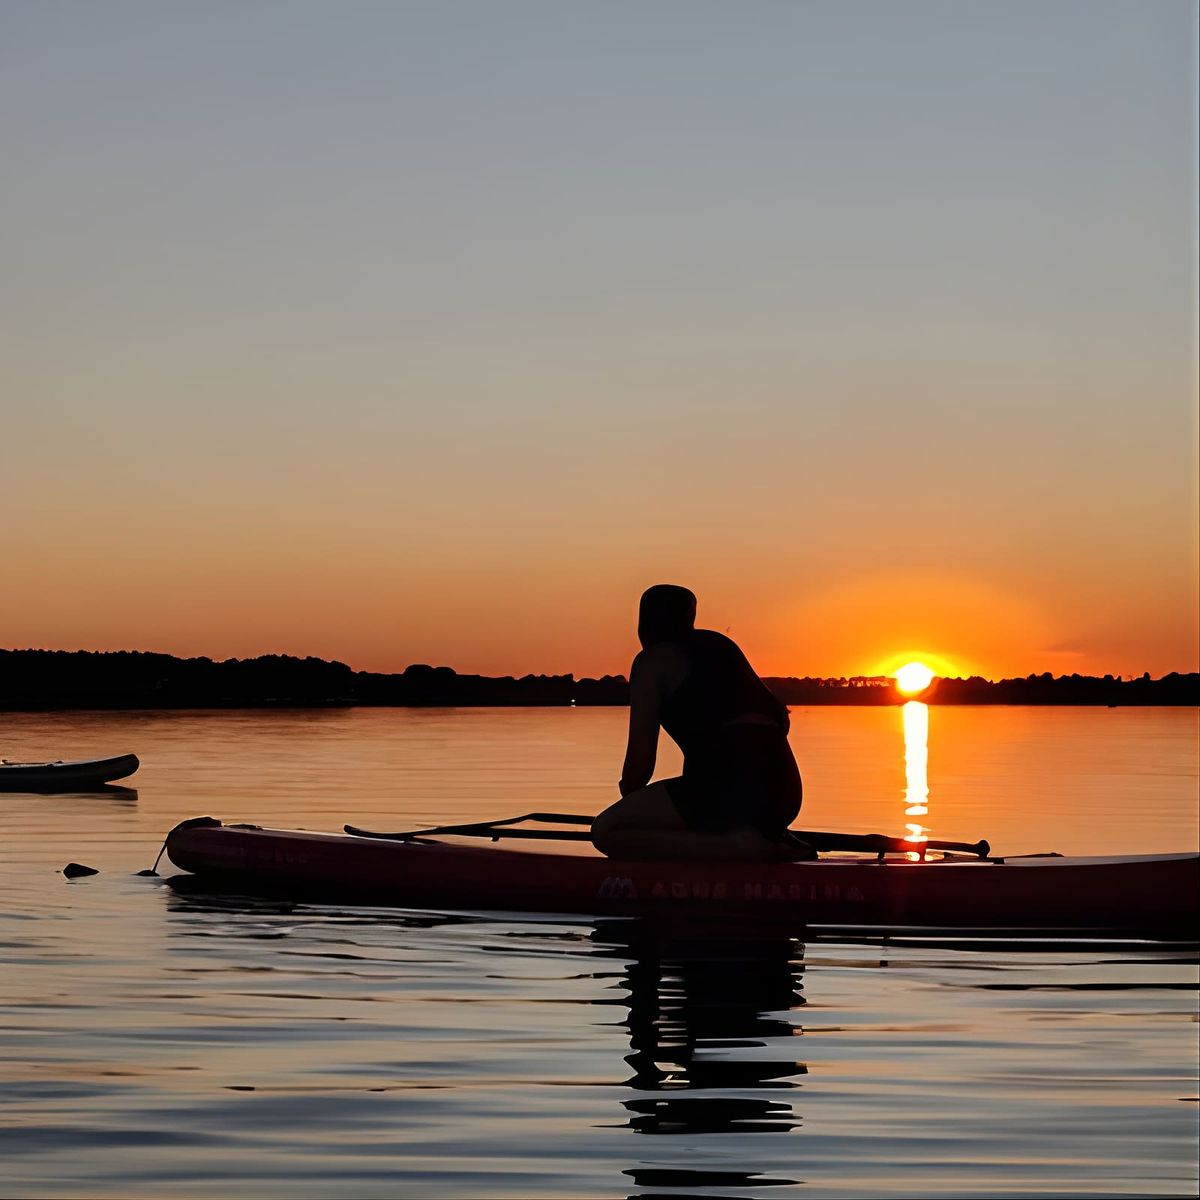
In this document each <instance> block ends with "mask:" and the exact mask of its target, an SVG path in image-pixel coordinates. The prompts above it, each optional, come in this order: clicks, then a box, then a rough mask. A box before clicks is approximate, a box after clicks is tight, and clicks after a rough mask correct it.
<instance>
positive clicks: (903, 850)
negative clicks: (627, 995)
mask: <svg viewBox="0 0 1200 1200" xmlns="http://www.w3.org/2000/svg"><path fill="white" fill-rule="evenodd" d="M526 821H537V822H539V823H541V824H546V825H587V826H590V825H591V823H592V818H591V817H585V816H580V815H579V814H577V813H546V812H532V813H526V814H525V815H524V816H521V817H506V818H504V819H503V820H497V821H473V822H470V823H469V824H466V825H433V826H431V827H429V828H428V829H406V830H400V831H398V832H395V833H385V832H381V831H379V830H374V829H361V828H359V827H358V826H357V825H346V826H344V827H343V828H344V829H345V831H346V832H347V833H349V834H353V835H354V836H355V837H363V838H378V839H381V840H384V841H395V842H407V841H411V840H412V839H413V838H424V837H436V836H437V835H438V834H455V835H456V836H458V837H486V838H491V840H492V841H494V842H495V841H498V840H499V839H500V838H502V837H505V838H539V839H546V840H553V841H564V842H589V841H591V834H590V833H586V832H584V831H583V830H573V829H514V828H512V826H514V825H521V824H523V823H524V822H526ZM790 832H791V835H792V837H794V838H795V839H797V840H798V841H801V842H807V843H808V844H809V845H810V846H811V847H812V848H813V849H814V850H817V851H825V852H826V853H828V852H830V851H834V850H858V851H863V852H865V853H868V854H878V855H881V856H882V855H884V854H913V853H916V854H922V855H923V854H924V852H925V851H926V850H939V851H949V852H952V853H953V852H957V853H960V854H971V855H974V856H976V857H978V858H987V856H988V854H989V853H990V852H991V847H990V846H989V845H988V843H987V842H986V841H982V840H981V841H978V842H943V841H936V840H930V841H926V842H909V841H906V840H905V839H904V838H897V837H888V836H887V835H886V834H882V833H825V832H820V831H817V830H809V829H793V830H791V831H790Z"/></svg>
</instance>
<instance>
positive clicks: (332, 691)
mask: <svg viewBox="0 0 1200 1200" xmlns="http://www.w3.org/2000/svg"><path fill="white" fill-rule="evenodd" d="M766 683H767V685H768V686H769V687H770V688H771V690H772V691H773V692H774V693H775V694H776V695H777V696H778V697H779V698H780V699H781V700H782V701H784V703H786V704H791V705H796V706H804V705H824V704H854V705H864V704H901V703H903V702H904V701H905V700H907V699H909V697H907V696H904V695H902V694H901V693H900V692H898V691H897V689H896V686H895V682H894V681H893V680H892V679H890V678H888V677H887V676H861V675H860V676H852V677H850V678H840V679H813V678H804V679H795V678H790V677H788V678H769V679H767V680H766ZM918 699H921V700H924V701H927V702H928V703H930V704H1088V705H1098V704H1107V705H1154V704H1162V705H1200V674H1195V673H1193V674H1188V675H1181V674H1179V673H1177V672H1172V673H1171V674H1170V675H1164V676H1163V677H1162V678H1161V679H1151V678H1150V676H1149V674H1148V673H1147V674H1144V675H1141V676H1139V677H1138V678H1136V679H1121V678H1119V677H1118V678H1114V677H1113V676H1112V675H1105V676H1104V677H1103V678H1095V677H1092V676H1086V675H1060V676H1057V677H1055V676H1053V675H1051V674H1049V673H1048V672H1047V673H1045V674H1042V675H1028V676H1026V677H1025V678H1024V679H1002V680H1000V681H999V682H996V683H993V682H991V681H990V680H987V679H981V678H979V677H978V676H972V677H971V678H969V679H935V680H934V682H933V683H932V684H931V685H930V686H929V687H928V688H927V689H926V690H925V691H924V692H922V693H921V694H920V696H919V697H918ZM628 702H629V685H628V683H627V682H626V680H625V677H624V676H622V675H605V676H603V677H601V678H600V679H576V678H575V677H574V675H523V676H521V677H520V678H519V679H518V678H514V677H513V676H511V675H505V676H502V677H499V678H494V677H491V676H487V675H460V674H458V673H457V672H456V671H454V670H452V669H451V668H450V667H434V666H428V665H426V664H424V663H415V664H413V665H412V666H410V667H408V668H407V669H406V670H404V671H403V672H401V673H400V674H397V675H387V674H380V673H378V672H373V671H354V670H352V669H351V668H350V667H348V666H347V665H346V664H345V663H340V662H326V661H325V660H324V659H320V658H293V657H291V656H290V655H282V654H267V655H263V656H262V657H260V658H247V659H236V658H231V659H229V660H227V661H225V662H214V661H213V660H212V659H210V658H176V657H174V656H173V655H170V654H148V653H143V652H141V651H128V650H118V651H111V652H104V653H93V652H90V651H84V650H79V651H64V650H0V709H8V710H17V709H31V710H38V709H54V708H248V707H264V706H270V705H280V706H314V705H320V706H335V705H395V706H414V707H415V706H425V705H427V706H431V707H438V706H441V707H446V706H455V707H463V708H468V707H490V706H531V707H532V706H541V705H570V704H576V705H621V704H627V703H628Z"/></svg>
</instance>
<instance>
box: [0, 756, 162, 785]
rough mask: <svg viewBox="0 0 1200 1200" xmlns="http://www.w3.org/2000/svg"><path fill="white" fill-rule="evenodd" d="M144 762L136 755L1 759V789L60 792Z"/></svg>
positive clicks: (130, 771)
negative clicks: (37, 759)
mask: <svg viewBox="0 0 1200 1200" xmlns="http://www.w3.org/2000/svg"><path fill="white" fill-rule="evenodd" d="M140 765H141V764H140V763H139V762H138V757H137V755H136V754H119V755H117V757H115V758H80V759H76V760H75V761H73V762H63V761H62V760H61V759H59V760H58V761H56V762H37V763H32V762H9V761H8V759H3V760H0V791H4V792H57V791H64V792H66V791H71V790H72V789H75V788H86V787H96V786H98V785H99V784H102V783H111V782H112V780H114V779H124V778H125V776H126V775H132V774H133V773H134V771H136V770H137V769H138V767H139V766H140Z"/></svg>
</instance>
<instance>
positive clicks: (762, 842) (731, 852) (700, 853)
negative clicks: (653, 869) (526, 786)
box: [592, 780, 782, 862]
mask: <svg viewBox="0 0 1200 1200" xmlns="http://www.w3.org/2000/svg"><path fill="white" fill-rule="evenodd" d="M592 844H593V845H594V846H595V847H596V849H597V850H599V851H600V852H601V853H602V854H605V855H607V856H608V857H609V858H643V859H644V858H656V859H682V860H687V861H691V862H715V861H725V862H733V861H738V862H774V861H777V860H778V859H779V858H780V857H782V855H781V852H780V847H779V846H778V845H777V844H776V843H774V842H770V841H768V840H767V839H766V838H765V837H763V835H762V834H761V833H759V831H758V830H757V829H754V828H752V827H751V826H749V825H739V826H736V827H735V828H733V829H730V830H728V831H724V832H721V833H709V832H706V831H704V830H700V829H692V828H690V827H689V826H688V825H687V824H686V823H685V822H684V820H683V818H682V817H681V816H680V815H679V812H678V811H677V810H676V808H675V805H674V804H673V803H672V802H671V797H670V795H669V793H668V792H667V788H666V785H665V784H664V783H663V782H662V781H661V780H660V781H659V782H658V783H652V784H650V785H648V786H647V787H644V788H641V789H640V790H639V791H636V792H631V793H630V794H629V795H628V796H624V797H622V799H620V800H618V801H617V802H616V803H615V804H613V805H611V806H610V807H608V808H606V809H605V810H604V811H603V812H602V813H601V814H600V815H599V816H598V817H597V818H596V819H595V821H593V822H592Z"/></svg>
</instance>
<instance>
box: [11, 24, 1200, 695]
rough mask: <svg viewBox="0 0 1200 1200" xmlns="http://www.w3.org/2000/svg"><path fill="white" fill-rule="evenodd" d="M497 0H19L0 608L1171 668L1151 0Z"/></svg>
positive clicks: (1176, 419) (1185, 177)
mask: <svg viewBox="0 0 1200 1200" xmlns="http://www.w3.org/2000/svg"><path fill="white" fill-rule="evenodd" d="M1100 9H1102V10H1103V19H1101V18H1100V17H1099V16H1097V15H1096V14H1097V12H1098V10H1100ZM514 10H520V11H521V12H525V11H526V9H525V7H524V5H523V4H522V0H514V4H513V5H511V6H510V5H503V6H494V5H492V6H489V5H486V4H483V5H475V6H473V7H472V8H471V13H472V20H471V21H462V20H459V19H457V18H456V16H455V14H454V13H453V12H451V11H450V10H442V9H441V8H440V7H439V6H436V5H429V6H404V5H398V6H386V5H385V6H379V7H368V8H364V9H363V10H362V11H361V12H360V13H359V16H358V18H357V19H356V20H355V21H353V22H346V21H344V20H341V19H340V18H339V17H338V16H336V15H335V14H334V11H333V9H322V8H321V6H314V7H311V8H310V7H306V8H305V10H304V12H305V19H304V20H299V19H297V20H291V19H288V20H282V19H280V14H281V13H282V12H283V11H285V10H284V9H282V8H280V7H279V6H273V5H270V4H265V5H260V6H252V7H251V8H249V9H247V8H245V7H241V8H238V9H237V10H236V11H235V10H234V9H231V8H226V7H224V6H204V5H199V6H192V7H190V8H186V7H185V8H179V7H178V6H172V7H171V9H170V12H169V14H168V13H167V12H166V10H161V12H160V10H157V9H155V8H154V6H144V7H141V8H136V9H129V10H125V9H118V10H111V9H108V8H106V7H105V6H93V7H91V8H88V7H86V6H85V7H83V8H80V7H78V6H75V7H71V8H70V9H64V8H62V7H61V6H52V5H51V6H38V5H28V6H22V7H20V8H19V9H14V10H13V11H12V12H11V13H9V14H8V16H7V18H6V24H7V27H6V45H7V53H6V60H5V70H4V71H3V72H0V105H2V106H3V108H4V110H5V111H9V112H14V113H20V114H22V117H21V121H20V122H19V123H18V124H19V128H15V129H14V132H13V137H12V139H11V144H10V145H9V146H8V147H7V150H6V160H7V161H6V166H7V171H6V176H7V181H6V197H5V216H4V218H3V219H4V221H5V222H6V232H8V233H10V234H12V235H14V236H10V237H8V238H6V239H5V250H4V261H3V267H4V269H3V270H2V271H0V304H3V313H4V320H3V321H0V397H2V398H3V399H2V401H0V402H2V403H3V405H4V426H3V429H4V437H3V439H2V440H0V498H2V499H0V502H2V503H3V505H4V519H3V521H2V522H0V645H3V646H9V647H24V646H43V647H57V648H68V649H73V648H89V649H115V648H138V649H154V650H162V651H168V652H172V653H178V654H207V655H209V656H212V657H215V658H224V657H228V656H245V655H251V654H258V653H264V652H287V653H292V654H315V655H319V656H322V657H325V658H339V659H342V660H343V661H346V662H349V663H350V664H352V665H353V666H355V667H359V668H365V669H377V670H395V669H400V668H403V667H404V666H405V665H407V664H408V663H410V662H414V661H420V662H432V663H443V664H447V665H451V666H453V667H455V668H457V669H459V670H463V671H482V672H486V673H497V674H498V673H524V672H526V671H536V672H562V671H574V672H576V673H577V674H597V673H602V672H624V671H625V670H627V668H628V662H629V658H630V656H631V654H632V652H633V650H634V649H635V643H634V638H633V627H634V613H635V610H636V603H637V597H638V594H639V592H640V591H641V589H642V588H643V587H645V586H647V585H648V584H650V583H654V582H660V581H670V582H678V583H682V584H685V585H687V586H690V587H692V588H693V589H694V590H695V591H696V592H697V593H698V594H699V597H700V605H701V609H700V618H701V621H702V623H707V624H708V625H710V626H711V627H714V628H718V629H729V630H730V631H731V632H732V633H733V635H734V636H735V637H736V638H738V639H739V640H740V641H741V642H742V643H743V645H744V646H745V648H746V650H747V652H748V653H749V654H750V656H751V659H752V661H753V662H754V663H755V664H756V665H757V666H758V668H759V669H760V670H761V671H763V672H767V673H772V674H798V675H804V674H813V675H842V674H854V673H859V672H867V673H871V672H875V671H877V670H880V669H881V668H882V667H883V666H884V665H887V664H894V662H895V660H896V658H897V657H898V656H914V657H915V656H920V655H926V656H935V657H938V656H940V659H941V660H942V661H944V663H945V664H947V665H948V666H949V667H955V668H958V669H959V670H962V671H964V672H979V673H981V674H984V675H987V676H990V677H1000V676H1005V675H1014V674H1026V673H1029V672H1032V671H1036V672H1041V671H1046V670H1049V671H1054V672H1056V673H1059V672H1068V673H1069V672H1072V671H1080V672H1083V673H1098V674H1102V673H1105V672H1113V673H1120V674H1127V675H1128V674H1140V673H1141V672H1143V671H1145V670H1149V671H1150V672H1151V673H1152V674H1155V675H1159V674H1163V673H1165V672H1167V671H1171V670H1195V669H1197V666H1198V658H1200V647H1198V636H1197V617H1196V613H1197V608H1198V605H1200V596H1198V588H1197V578H1198V576H1200V552H1198V549H1197V546H1198V542H1200V534H1198V528H1197V522H1198V518H1197V509H1198V490H1200V489H1198V482H1197V481H1198V467H1197V453H1198V451H1197V441H1198V436H1197V388H1196V300H1195V298H1196V277H1195V245H1196V185H1195V144H1194V125H1193V111H1194V94H1195V84H1196V75H1197V70H1196V49H1195V45H1196V39H1195V28H1194V24H1195V21H1194V9H1193V8H1192V7H1191V6H1188V5H1151V6H1141V5H1128V4H1122V3H1116V4H1108V3H1105V2H1104V0H1088V2H1087V3H1081V4H1078V5H1073V4H1071V3H1065V4H1063V5H1057V6H1050V7H1049V8H1043V7H1041V6H1030V7H1028V8H1023V7H1018V8H1017V9H1012V8H1010V7H1009V6H1006V5H993V6H986V5H984V6H973V7H972V8H971V9H970V19H969V20H967V19H965V18H964V19H962V20H958V19H954V20H951V19H948V18H947V16H946V13H947V11H948V10H946V9H945V8H944V7H943V6H938V5H927V4H924V3H921V2H920V0H912V3H907V4H905V5H879V6H876V7H875V8H874V9H872V17H871V20H870V21H869V22H868V21H866V20H865V19H864V18H863V16H862V12H861V10H860V7H859V6H855V5H848V6H842V5H836V4H833V5H812V6H810V5H781V6H766V7H763V8H762V9H761V10H760V11H759V12H758V14H757V19H756V20H755V21H745V20H743V19H742V13H741V12H740V10H739V9H737V7H736V6H725V7H724V9H722V7H721V6H707V7H706V6H702V7H701V8H700V9H696V8H694V7H693V6H686V7H685V8H684V9H681V10H678V11H676V10H675V9H674V8H673V7H672V6H671V5H670V4H663V5H652V6H650V7H649V8H647V9H646V10H645V11H644V12H642V13H641V14H640V15H639V17H638V21H637V29H638V36H637V37H635V38H631V36H630V17H629V14H628V11H627V10H625V9H623V8H620V7H617V8H612V9H605V8H604V7H600V8H596V7H589V6H582V7H579V6H550V7H549V8H545V7H537V6H534V8H530V9H529V10H528V12H529V13H530V14H534V13H535V12H536V14H537V19H532V15H531V18H530V19H529V20H517V19H516V18H515V17H514V16H513V12H514ZM963 11H964V12H965V11H966V10H965V9H964V10H963ZM551 13H553V14H554V15H553V17H552V18H551V16H550V14H551ZM682 13H686V22H685V23H686V28H687V38H686V46H684V45H682V44H681V43H680V41H679V30H680V28H681V25H680V20H679V18H680V15H681V14H682ZM298 63H302V64H305V66H304V69H303V70H299V69H297V68H296V64H298Z"/></svg>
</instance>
